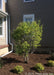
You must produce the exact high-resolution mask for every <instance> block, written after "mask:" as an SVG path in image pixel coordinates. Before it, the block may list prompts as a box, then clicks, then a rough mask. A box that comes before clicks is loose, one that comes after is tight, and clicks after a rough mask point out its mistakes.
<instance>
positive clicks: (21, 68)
mask: <svg viewBox="0 0 54 75" xmlns="http://www.w3.org/2000/svg"><path fill="white" fill-rule="evenodd" d="M23 71H24V68H23V67H22V66H19V65H18V66H16V67H15V68H14V72H16V73H17V74H20V73H22V72H23Z"/></svg>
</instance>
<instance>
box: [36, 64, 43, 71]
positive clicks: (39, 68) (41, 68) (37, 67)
mask: <svg viewBox="0 0 54 75" xmlns="http://www.w3.org/2000/svg"><path fill="white" fill-rule="evenodd" d="M35 69H36V70H37V71H38V72H41V71H43V70H44V66H43V65H42V64H41V63H37V64H36V65H35Z"/></svg>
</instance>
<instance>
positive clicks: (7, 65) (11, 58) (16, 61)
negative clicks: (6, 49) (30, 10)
mask: <svg viewBox="0 0 54 75" xmlns="http://www.w3.org/2000/svg"><path fill="white" fill-rule="evenodd" d="M50 56H51V55H50V54H29V58H30V59H29V63H28V64H27V63H24V59H23V57H22V56H18V55H16V54H15V53H11V54H9V55H7V56H5V57H3V58H2V59H3V60H4V64H3V67H2V68H1V69H0V75H19V74H16V73H14V72H13V69H14V67H15V66H17V65H20V66H23V68H24V72H23V73H21V74H20V75H25V73H28V72H31V73H38V72H37V71H36V70H34V68H33V67H34V66H35V64H36V63H42V64H43V65H44V67H45V70H44V71H41V72H40V73H54V67H48V66H47V65H46V64H47V62H48V60H49V58H50Z"/></svg>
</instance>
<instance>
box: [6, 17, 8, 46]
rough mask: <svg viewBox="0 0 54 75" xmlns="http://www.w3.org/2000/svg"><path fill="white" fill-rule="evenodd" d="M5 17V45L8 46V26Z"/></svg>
mask: <svg viewBox="0 0 54 75" xmlns="http://www.w3.org/2000/svg"><path fill="white" fill-rule="evenodd" d="M7 24H8V23H7V16H6V44H7V45H8V25H7Z"/></svg>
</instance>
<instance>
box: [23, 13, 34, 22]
mask: <svg viewBox="0 0 54 75" xmlns="http://www.w3.org/2000/svg"><path fill="white" fill-rule="evenodd" d="M27 17H32V21H34V20H35V15H34V14H26V15H23V21H24V22H25V18H27Z"/></svg>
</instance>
